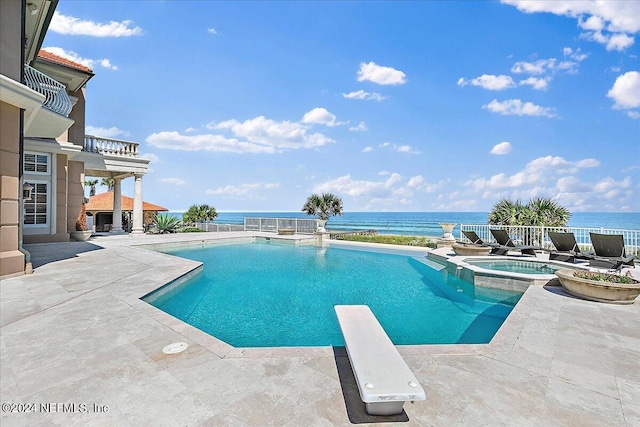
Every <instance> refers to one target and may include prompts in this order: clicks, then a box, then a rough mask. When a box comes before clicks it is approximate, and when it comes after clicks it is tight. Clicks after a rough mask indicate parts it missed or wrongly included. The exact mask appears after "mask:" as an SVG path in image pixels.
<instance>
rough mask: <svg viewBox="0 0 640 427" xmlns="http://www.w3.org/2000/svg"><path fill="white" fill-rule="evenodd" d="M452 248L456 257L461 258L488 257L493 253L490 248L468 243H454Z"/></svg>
mask: <svg viewBox="0 0 640 427" xmlns="http://www.w3.org/2000/svg"><path fill="white" fill-rule="evenodd" d="M451 248H452V249H453V252H455V253H456V255H461V256H486V255H489V254H490V253H491V248H490V247H489V246H480V245H470V244H467V243H454V244H453V245H451Z"/></svg>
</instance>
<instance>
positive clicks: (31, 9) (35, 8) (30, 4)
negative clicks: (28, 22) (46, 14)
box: [27, 3, 40, 15]
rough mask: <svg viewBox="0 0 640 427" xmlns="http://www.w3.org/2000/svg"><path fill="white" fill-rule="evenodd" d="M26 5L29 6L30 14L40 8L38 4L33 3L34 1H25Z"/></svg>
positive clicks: (35, 12) (33, 13)
mask: <svg viewBox="0 0 640 427" xmlns="http://www.w3.org/2000/svg"><path fill="white" fill-rule="evenodd" d="M27 7H28V8H29V13H30V14H31V15H35V14H37V13H38V11H39V10H40V9H39V8H38V6H36V5H35V3H27Z"/></svg>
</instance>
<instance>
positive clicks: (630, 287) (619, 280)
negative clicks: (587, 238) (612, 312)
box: [556, 269, 640, 304]
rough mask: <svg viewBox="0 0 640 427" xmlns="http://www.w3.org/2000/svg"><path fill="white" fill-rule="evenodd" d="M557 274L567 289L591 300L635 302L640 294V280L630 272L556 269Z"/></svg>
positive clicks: (575, 294)
mask: <svg viewBox="0 0 640 427" xmlns="http://www.w3.org/2000/svg"><path fill="white" fill-rule="evenodd" d="M556 276H558V278H559V279H560V284H561V285H562V287H563V288H564V290H565V291H567V292H568V293H570V294H571V295H573V296H576V297H579V298H584V299H588V300H591V301H599V302H609V303H614V304H633V302H634V301H635V299H636V297H637V296H638V295H640V282H638V280H636V279H635V278H633V277H632V276H631V273H630V272H627V273H626V274H616V273H609V272H605V273H602V272H597V271H587V270H573V269H562V270H558V271H556Z"/></svg>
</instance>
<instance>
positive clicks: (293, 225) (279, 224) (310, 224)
mask: <svg viewBox="0 0 640 427" xmlns="http://www.w3.org/2000/svg"><path fill="white" fill-rule="evenodd" d="M283 228H287V229H290V230H294V233H296V234H313V233H315V232H316V230H317V229H318V221H317V220H315V219H305V218H261V217H250V216H245V217H244V229H245V230H246V231H267V232H273V233H277V232H278V230H280V229H283Z"/></svg>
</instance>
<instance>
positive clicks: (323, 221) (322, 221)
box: [317, 219, 328, 233]
mask: <svg viewBox="0 0 640 427" xmlns="http://www.w3.org/2000/svg"><path fill="white" fill-rule="evenodd" d="M317 221H318V231H320V232H323V233H324V232H325V231H327V230H326V229H325V228H324V227H325V225H327V221H328V219H319V220H317Z"/></svg>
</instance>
